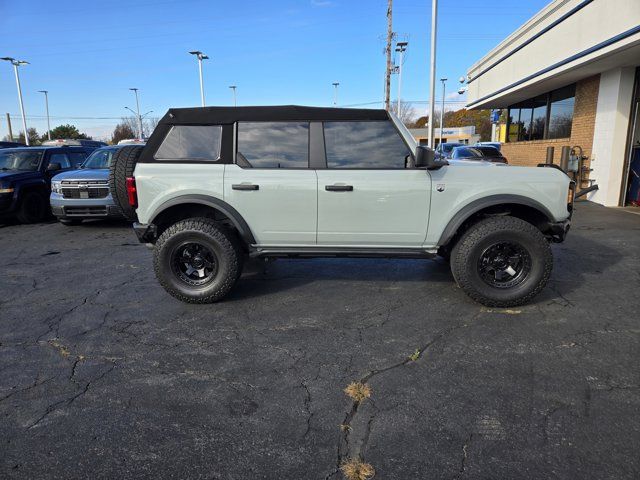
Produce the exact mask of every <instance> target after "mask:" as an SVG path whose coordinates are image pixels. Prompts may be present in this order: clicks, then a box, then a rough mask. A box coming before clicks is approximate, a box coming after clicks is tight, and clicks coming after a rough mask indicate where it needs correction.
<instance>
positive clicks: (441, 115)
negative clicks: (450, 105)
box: [440, 78, 447, 145]
mask: <svg viewBox="0 0 640 480" xmlns="http://www.w3.org/2000/svg"><path fill="white" fill-rule="evenodd" d="M440 81H441V82H442V107H441V108H440V145H442V131H443V130H444V97H445V94H446V91H447V89H446V88H445V86H446V83H447V79H446V78H441V79H440Z"/></svg>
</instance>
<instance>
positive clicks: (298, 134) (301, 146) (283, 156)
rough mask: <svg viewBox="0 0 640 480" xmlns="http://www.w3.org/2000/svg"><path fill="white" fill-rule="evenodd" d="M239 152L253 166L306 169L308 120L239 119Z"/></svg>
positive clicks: (307, 164)
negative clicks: (269, 120)
mask: <svg viewBox="0 0 640 480" xmlns="http://www.w3.org/2000/svg"><path fill="white" fill-rule="evenodd" d="M238 154H239V155H242V157H243V159H245V160H246V161H247V162H248V163H249V164H250V166H251V167H253V168H307V167H308V166H309V123H307V122H240V123H238Z"/></svg>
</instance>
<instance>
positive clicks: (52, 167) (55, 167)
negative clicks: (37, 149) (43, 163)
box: [47, 163, 62, 172]
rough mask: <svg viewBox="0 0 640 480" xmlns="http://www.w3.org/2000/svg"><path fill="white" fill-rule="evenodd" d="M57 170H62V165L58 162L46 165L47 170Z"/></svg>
mask: <svg viewBox="0 0 640 480" xmlns="http://www.w3.org/2000/svg"><path fill="white" fill-rule="evenodd" d="M57 170H62V166H61V165H60V164H59V163H50V164H49V166H47V172H55V171H57Z"/></svg>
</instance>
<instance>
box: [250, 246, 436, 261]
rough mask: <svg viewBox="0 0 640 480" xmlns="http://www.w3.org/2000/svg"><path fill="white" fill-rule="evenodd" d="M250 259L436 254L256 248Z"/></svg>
mask: <svg viewBox="0 0 640 480" xmlns="http://www.w3.org/2000/svg"><path fill="white" fill-rule="evenodd" d="M249 256H250V257H254V258H256V257H285V258H334V257H335V258H337V257H341V258H344V257H347V258H435V257H436V254H435V253H432V252H429V251H427V250H424V249H418V248H415V249H414V248H339V249H336V248H331V247H328V248H323V247H290V248H277V247H256V246H252V250H251V252H250V253H249Z"/></svg>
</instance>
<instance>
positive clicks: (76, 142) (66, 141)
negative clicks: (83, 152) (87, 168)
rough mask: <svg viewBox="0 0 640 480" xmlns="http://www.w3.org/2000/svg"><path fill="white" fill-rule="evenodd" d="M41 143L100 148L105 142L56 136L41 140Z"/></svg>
mask: <svg viewBox="0 0 640 480" xmlns="http://www.w3.org/2000/svg"><path fill="white" fill-rule="evenodd" d="M42 145H44V146H49V147H62V146H65V145H66V146H78V147H90V148H100V147H106V146H107V144H106V143H104V142H100V141H98V140H87V139H84V138H77V139H76V138H56V139H53V140H46V141H44V142H42Z"/></svg>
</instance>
